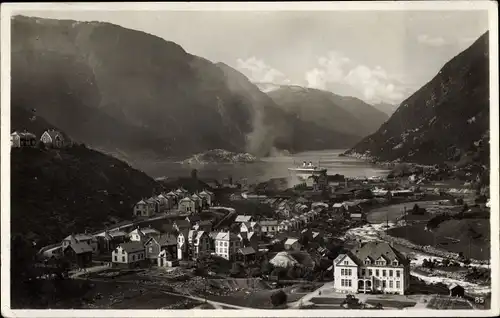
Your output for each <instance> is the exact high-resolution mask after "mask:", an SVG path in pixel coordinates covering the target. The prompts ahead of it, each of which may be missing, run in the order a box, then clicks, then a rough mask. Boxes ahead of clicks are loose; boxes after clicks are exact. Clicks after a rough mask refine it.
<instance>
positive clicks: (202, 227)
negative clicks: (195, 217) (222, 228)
mask: <svg viewBox="0 0 500 318" xmlns="http://www.w3.org/2000/svg"><path fill="white" fill-rule="evenodd" d="M212 227H213V224H212V221H211V220H202V221H199V222H196V224H195V225H193V229H195V230H197V231H204V232H210V231H212Z"/></svg>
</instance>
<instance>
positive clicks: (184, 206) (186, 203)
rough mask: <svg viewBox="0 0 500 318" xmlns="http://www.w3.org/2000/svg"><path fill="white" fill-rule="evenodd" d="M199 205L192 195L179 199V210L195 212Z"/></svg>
mask: <svg viewBox="0 0 500 318" xmlns="http://www.w3.org/2000/svg"><path fill="white" fill-rule="evenodd" d="M196 207H197V205H196V202H195V201H194V200H193V199H191V198H190V197H185V198H183V199H181V200H180V201H179V211H181V212H185V213H186V212H195V211H197V209H196Z"/></svg>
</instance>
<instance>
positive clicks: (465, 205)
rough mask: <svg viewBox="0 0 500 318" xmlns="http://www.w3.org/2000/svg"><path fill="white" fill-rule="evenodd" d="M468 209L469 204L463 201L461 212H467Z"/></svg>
mask: <svg viewBox="0 0 500 318" xmlns="http://www.w3.org/2000/svg"><path fill="white" fill-rule="evenodd" d="M468 210H469V206H468V205H467V203H464V205H463V206H462V212H467V211H468Z"/></svg>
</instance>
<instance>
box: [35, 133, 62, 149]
mask: <svg viewBox="0 0 500 318" xmlns="http://www.w3.org/2000/svg"><path fill="white" fill-rule="evenodd" d="M40 141H41V142H43V143H44V145H45V146H47V147H51V148H62V147H64V146H65V143H64V136H63V135H62V134H61V133H60V132H58V131H57V130H54V129H49V130H46V131H45V132H44V133H43V134H42V136H41V137H40Z"/></svg>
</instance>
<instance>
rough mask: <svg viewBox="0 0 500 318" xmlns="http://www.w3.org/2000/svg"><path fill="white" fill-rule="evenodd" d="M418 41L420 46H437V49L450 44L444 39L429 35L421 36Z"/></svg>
mask: <svg viewBox="0 0 500 318" xmlns="http://www.w3.org/2000/svg"><path fill="white" fill-rule="evenodd" d="M417 41H418V43H420V44H424V45H427V46H435V47H439V46H443V45H446V44H448V43H447V41H446V40H445V39H444V38H442V37H432V36H429V35H427V34H421V35H419V36H418V37H417Z"/></svg>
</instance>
